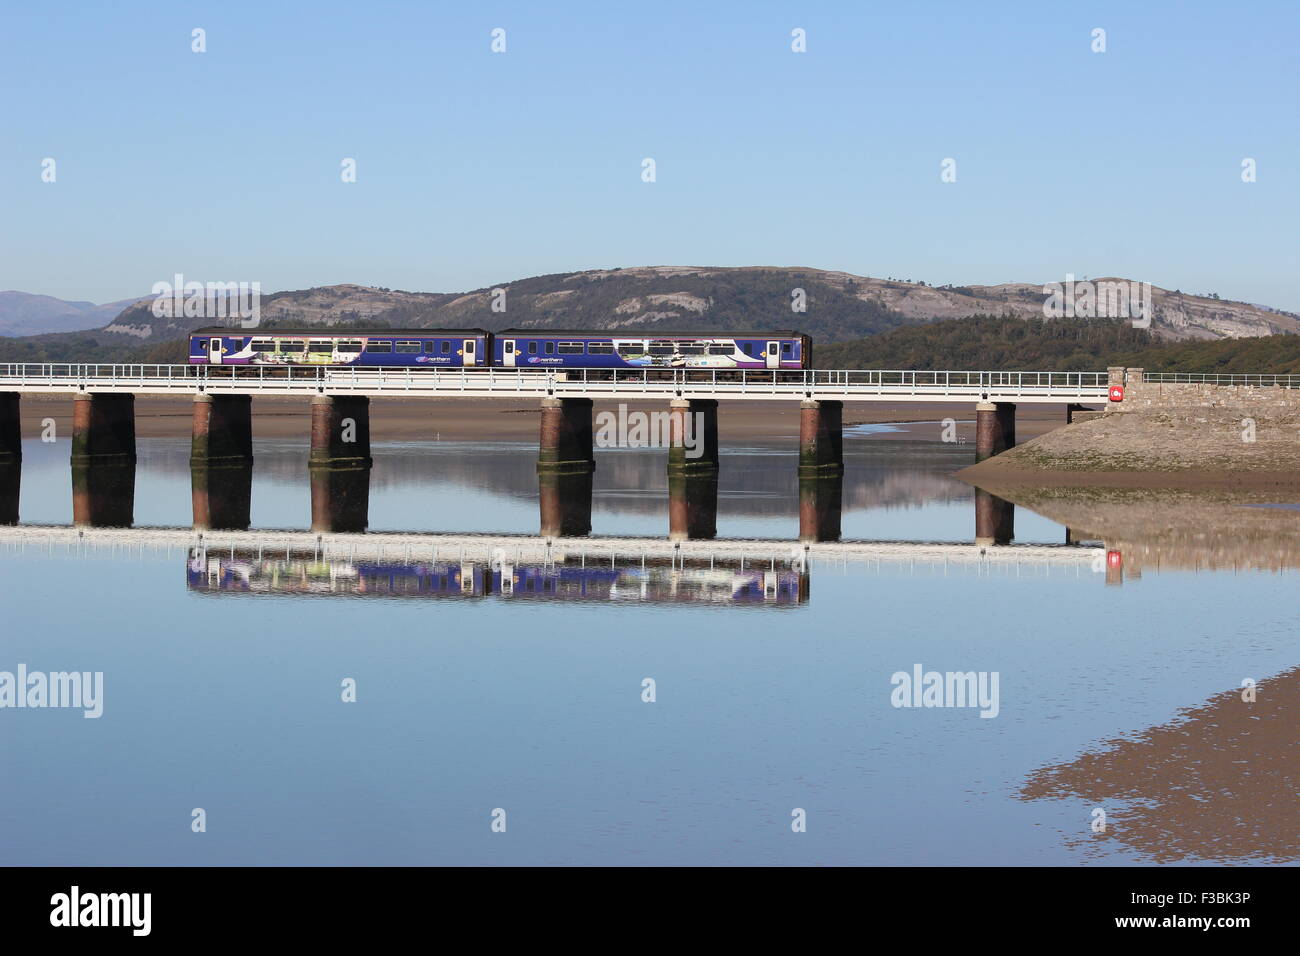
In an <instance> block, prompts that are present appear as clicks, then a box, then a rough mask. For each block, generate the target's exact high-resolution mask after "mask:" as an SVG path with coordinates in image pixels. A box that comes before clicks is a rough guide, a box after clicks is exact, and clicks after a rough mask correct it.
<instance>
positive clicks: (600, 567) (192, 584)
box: [186, 548, 808, 606]
mask: <svg viewBox="0 0 1300 956" xmlns="http://www.w3.org/2000/svg"><path fill="white" fill-rule="evenodd" d="M186 579H187V583H188V585H189V588H190V589H191V590H193V591H202V592H210V593H251V594H321V595H350V596H358V597H365V596H376V597H485V596H487V595H489V594H495V595H497V596H499V597H501V598H505V599H544V600H546V599H549V600H559V601H601V602H607V601H620V602H654V603H670V604H673V603H703V604H752V605H759V606H763V605H769V606H771V605H791V604H802V603H804V602H806V601H807V600H808V573H807V572H806V571H800V570H798V569H796V568H791V567H771V566H760V567H754V566H752V565H751V566H749V567H745V566H744V563H743V562H740V561H728V562H709V561H689V560H688V561H685V562H683V561H681V560H671V559H666V558H665V559H653V560H651V559H647V560H645V561H640V560H637V561H636V562H634V563H630V564H625V565H623V566H618V565H617V564H616V565H614V566H610V565H609V564H606V563H601V564H587V563H585V562H582V561H580V560H576V559H570V560H564V561H555V562H524V563H518V564H516V563H511V562H510V561H508V560H506V559H504V558H498V559H497V560H495V561H493V562H482V561H480V562H475V561H459V560H457V561H428V562H409V563H384V562H361V561H356V562H352V561H330V560H325V559H322V558H321V557H319V556H318V555H316V554H312V553H302V554H297V555H295V554H293V553H292V552H290V553H288V554H285V553H277V554H276V555H275V556H270V555H259V554H258V553H256V552H242V553H241V552H240V551H239V550H236V551H234V552H230V551H222V552H221V553H219V554H218V553H215V552H214V553H211V554H209V553H208V552H206V551H204V550H203V549H200V548H196V549H194V550H193V551H191V553H190V557H189V561H188V564H187V569H186Z"/></svg>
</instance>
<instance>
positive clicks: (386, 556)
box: [0, 525, 1106, 569]
mask: <svg viewBox="0 0 1300 956" xmlns="http://www.w3.org/2000/svg"><path fill="white" fill-rule="evenodd" d="M0 548H3V549H5V550H7V551H17V552H20V553H21V552H27V551H29V550H30V552H31V553H37V552H42V553H64V554H81V553H88V552H99V553H106V554H110V555H114V556H119V555H120V556H122V557H130V556H133V555H141V556H143V555H145V554H151V553H152V554H163V553H170V552H174V551H176V550H178V549H182V548H183V549H189V550H191V551H194V550H195V549H200V550H202V551H204V552H205V553H206V554H209V555H215V554H217V553H220V552H222V551H228V552H238V553H240V554H255V555H258V556H273V555H277V554H304V553H306V554H311V555H314V556H316V557H317V558H318V559H319V560H322V561H332V560H341V561H351V562H356V561H378V562H403V563H407V564H410V563H415V562H418V561H453V560H454V561H476V562H480V563H482V562H487V563H492V562H496V563H497V564H499V563H501V562H502V561H508V562H511V563H515V564H518V563H524V562H529V563H546V562H551V563H555V562H565V561H579V562H584V561H585V562H589V563H598V562H610V561H618V562H626V561H628V560H632V559H636V560H640V559H646V560H663V561H670V562H672V561H676V562H679V563H682V562H688V561H690V562H701V561H702V562H708V561H710V560H713V561H718V562H722V561H725V562H729V563H736V564H737V566H744V565H745V564H748V565H749V566H754V567H789V566H791V565H792V564H793V565H799V564H801V563H804V562H807V561H809V560H814V561H825V562H827V563H829V564H832V565H833V564H837V563H841V562H853V563H856V562H868V563H877V562H884V563H889V564H902V565H911V566H918V567H925V568H944V567H953V568H961V567H969V568H980V569H989V568H994V567H1003V568H1009V569H1014V568H1017V567H1020V568H1024V567H1027V566H1030V565H1034V566H1039V567H1047V566H1062V567H1067V568H1079V569H1093V568H1096V567H1097V565H1098V562H1099V561H1100V560H1104V558H1105V554H1106V552H1105V550H1104V549H1102V548H1098V547H1086V546H1082V545H1034V544H1009V545H1005V546H1001V547H983V546H980V545H971V544H946V543H942V542H934V543H930V542H913V541H834V542H804V543H800V542H798V541H794V540H791V539H759V538H717V539H713V540H708V541H689V540H687V541H673V540H668V539H665V538H640V537H599V536H598V537H588V538H553V537H545V536H541V535H478V534H386V533H369V534H318V533H314V532H306V531H208V532H203V531H197V530H195V529H193V528H79V527H75V526H69V525H17V526H14V527H6V528H0Z"/></svg>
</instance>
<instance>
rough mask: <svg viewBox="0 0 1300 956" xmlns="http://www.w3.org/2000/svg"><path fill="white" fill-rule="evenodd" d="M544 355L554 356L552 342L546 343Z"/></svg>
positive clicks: (553, 344)
mask: <svg viewBox="0 0 1300 956" xmlns="http://www.w3.org/2000/svg"><path fill="white" fill-rule="evenodd" d="M546 354H547V355H554V354H555V343H554V342H547V343H546Z"/></svg>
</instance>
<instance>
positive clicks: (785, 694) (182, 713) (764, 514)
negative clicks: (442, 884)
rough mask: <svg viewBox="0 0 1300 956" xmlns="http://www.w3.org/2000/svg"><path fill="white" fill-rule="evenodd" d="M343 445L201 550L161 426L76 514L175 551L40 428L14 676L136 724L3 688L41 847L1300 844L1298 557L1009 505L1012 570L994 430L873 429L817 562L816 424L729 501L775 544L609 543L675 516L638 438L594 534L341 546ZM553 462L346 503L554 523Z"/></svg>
mask: <svg viewBox="0 0 1300 956" xmlns="http://www.w3.org/2000/svg"><path fill="white" fill-rule="evenodd" d="M306 453H307V448H306V445H305V444H291V443H274V442H259V443H258V444H257V446H256V448H255V455H256V459H257V463H256V466H255V469H254V471H253V475H252V479H251V482H252V483H251V492H245V493H243V503H242V507H243V508H245V509H246V510H247V524H248V526H249V527H251V528H252V529H282V530H283V532H284V533H283V534H280V532H278V531H277V532H276V533H269V532H268V533H267V534H264V535H251V536H246V537H245V538H242V539H239V540H238V541H234V543H233V544H230V546H229V547H228V548H226V547H225V546H224V545H222V544H220V537H221V536H220V533H219V532H212V533H210V535H209V536H208V537H207V538H206V539H204V540H203V543H202V545H201V546H196V541H198V540H199V539H197V536H196V535H193V534H190V535H187V534H183V533H181V532H175V533H174V534H173V536H172V537H171V538H168V537H166V536H165V535H158V536H155V537H154V538H153V539H149V538H148V535H147V534H145V533H144V532H143V531H142V530H141V529H147V528H150V527H155V528H182V529H186V528H189V527H190V525H191V522H192V521H193V518H194V511H193V510H192V509H193V507H194V505H195V501H196V495H195V489H194V486H193V485H192V483H191V474H190V471H189V466H188V455H189V444H188V442H187V441H172V440H161V439H158V440H142V441H141V442H140V446H139V456H140V457H139V463H138V466H137V467H136V469H135V471H134V475H133V480H134V487H133V494H132V491H131V485H130V482H127V483H126V484H123V483H122V482H121V481H120V480H119V481H118V482H117V484H112V483H110V484H109V485H108V486H107V488H108V490H107V491H101V493H100V496H101V498H104V500H102V501H99V502H98V504H97V505H95V506H94V507H92V506H90V505H87V504H86V502H85V501H84V500H83V501H82V503H81V505H79V507H80V508H81V509H82V510H80V511H78V514H77V517H78V518H80V519H82V520H83V523H91V524H117V525H121V524H128V523H129V524H131V525H132V526H133V527H134V529H136V531H135V532H133V533H136V534H138V535H139V537H138V541H139V542H140V544H139V546H136V544H134V543H133V542H135V541H136V540H137V539H136V538H132V537H130V536H119V537H117V538H114V539H113V542H112V543H109V544H104V543H101V544H96V543H95V535H96V534H97V533H98V532H95V531H89V532H87V537H86V539H85V540H78V539H76V537H75V532H72V531H66V530H61V529H60V528H55V529H54V530H51V531H48V533H47V532H46V531H44V530H42V526H67V525H70V524H71V523H72V522H73V518H74V506H73V499H74V487H73V479H72V475H71V473H70V469H69V467H68V446H67V444H66V442H56V443H52V444H41V443H39V442H32V443H28V444H26V445H25V446H24V455H25V458H24V463H23V470H22V475H21V497H20V498H19V500H18V502H17V511H18V516H19V520H20V522H21V524H20V525H19V526H18V527H17V528H10V529H3V530H0V579H2V580H3V581H4V582H5V590H4V594H5V601H4V628H3V640H2V642H0V651H2V654H0V671H7V672H14V673H16V672H17V669H18V667H19V665H22V666H24V667H25V669H26V670H27V671H28V672H29V673H30V672H37V671H39V672H47V673H48V672H62V671H79V672H86V673H89V674H95V673H102V675H103V678H102V691H101V693H100V700H99V705H100V706H101V707H102V714H101V716H99V717H98V718H97V719H86V718H85V717H83V710H80V709H76V708H58V709H56V708H51V707H44V708H42V707H26V708H21V709H19V708H14V709H8V708H6V709H4V710H0V758H2V760H3V766H4V768H5V773H4V782H3V785H2V786H0V811H2V812H0V821H3V822H2V823H0V858H3V860H4V861H5V862H6V863H8V864H11V865H13V864H16V865H26V864H46V865H54V864H59V865H63V864H66V865H85V864H89V865H96V864H126V865H144V864H163V865H169V864H177V865H180V864H197V865H204V864H287V865H292V864H305V865H314V864H349V863H355V864H404V865H408V864H409V865H414V864H1120V865H1124V864H1145V863H1181V864H1201V863H1222V862H1238V863H1246V862H1283V863H1291V864H1294V863H1295V862H1296V861H1297V860H1300V845H1298V840H1300V837H1298V834H1300V808H1298V806H1297V779H1298V768H1300V754H1298V753H1297V742H1296V728H1297V722H1296V720H1295V713H1296V707H1297V705H1300V699H1298V698H1300V694H1298V692H1297V687H1298V686H1300V671H1298V670H1297V665H1298V664H1300V660H1298V659H1297V653H1296V647H1297V640H1296V637H1297V613H1296V609H1297V601H1296V594H1297V591H1296V571H1295V570H1294V565H1291V564H1290V563H1289V562H1288V561H1280V562H1279V561H1273V562H1272V564H1273V566H1272V567H1269V566H1267V565H1268V564H1269V562H1267V561H1265V562H1261V566H1262V569H1261V570H1254V569H1252V568H1251V567H1249V566H1247V565H1249V563H1250V562H1246V565H1243V564H1242V563H1241V562H1237V563H1236V564H1235V565H1233V566H1231V567H1223V568H1222V569H1220V570H1209V569H1208V568H1207V567H1204V566H1202V567H1201V568H1200V569H1199V570H1198V569H1197V564H1198V562H1197V561H1188V562H1178V561H1173V560H1170V559H1169V558H1168V555H1165V557H1164V558H1163V559H1162V560H1161V561H1160V562H1159V563H1158V566H1157V563H1156V562H1154V561H1153V559H1151V558H1150V556H1149V553H1148V557H1147V560H1146V564H1145V567H1144V568H1142V573H1140V574H1138V573H1135V572H1137V570H1138V569H1137V566H1136V565H1135V564H1133V563H1132V559H1130V563H1129V564H1128V565H1127V566H1125V567H1119V566H1118V562H1121V561H1123V560H1124V557H1123V553H1121V551H1120V550H1117V549H1116V547H1115V546H1114V545H1113V543H1111V542H1109V541H1102V540H1092V539H1090V538H1089V537H1088V535H1087V534H1082V535H1081V534H1079V533H1077V531H1076V532H1074V533H1070V532H1067V529H1066V527H1065V526H1064V525H1063V524H1061V523H1059V522H1058V521H1053V520H1051V519H1050V518H1048V517H1045V516H1043V515H1041V514H1038V513H1036V512H1035V511H1032V510H1029V509H1028V508H1025V507H1017V508H1015V509H1014V516H1013V517H1012V516H1011V514H1012V512H1011V511H1010V506H1002V507H1003V508H1004V510H1003V511H1002V512H1000V514H1001V517H1002V519H1003V523H1002V524H1001V525H1000V526H999V527H1000V528H1001V529H1002V531H1001V532H1000V534H999V536H998V541H999V542H1002V541H1005V540H1006V538H1008V537H1010V535H1008V534H1007V533H1006V532H1007V531H1008V530H1009V529H1011V528H1013V529H1014V530H1013V537H1014V543H1012V544H1009V545H1008V544H1002V543H998V544H993V545H991V546H990V547H986V549H985V551H986V553H985V554H984V555H983V556H981V555H980V553H979V549H977V548H976V547H975V546H974V544H973V542H974V540H975V537H976V518H975V511H976V505H975V492H974V491H973V490H972V489H970V488H969V487H967V486H966V485H964V484H962V483H960V482H958V481H956V480H955V479H952V478H951V477H949V476H950V475H951V473H952V472H953V471H954V470H956V469H957V468H960V467H961V466H963V465H964V464H967V463H969V462H970V461H971V460H972V459H971V451H970V449H969V447H958V446H952V445H943V444H940V443H927V442H920V441H913V440H898V439H895V438H893V437H891V435H890V433H888V432H885V431H883V430H880V429H877V430H874V431H873V430H870V429H868V430H863V429H858V430H856V431H854V432H851V433H848V434H846V438H845V458H846V464H847V472H846V477H845V479H844V482H843V485H842V488H840V489H837V491H836V497H837V498H838V499H839V501H841V502H842V513H840V515H839V525H840V526H839V533H840V535H841V536H842V538H843V539H844V540H845V541H850V540H852V541H867V542H885V543H888V544H885V545H882V546H881V547H880V548H879V549H878V550H877V551H875V552H873V551H872V550H871V548H862V549H858V550H857V551H852V553H850V552H849V551H844V552H837V551H835V550H834V549H825V550H822V551H819V550H818V549H817V548H816V547H814V548H813V550H812V552H811V557H810V558H808V559H807V560H806V562H805V561H803V560H802V559H800V557H799V547H798V539H799V537H800V533H801V524H800V506H801V499H800V486H799V482H798V479H797V477H796V473H795V453H794V450H793V448H791V447H787V446H777V445H771V446H766V445H760V444H755V445H751V446H746V447H729V448H724V449H723V454H722V463H721V469H722V474H721V478H720V480H719V484H718V492H717V508H716V514H713V513H712V512H711V509H707V507H706V511H709V512H710V513H708V514H707V515H705V518H704V524H705V525H708V524H710V522H711V523H712V525H713V526H714V527H715V528H716V534H717V537H718V539H719V541H720V542H722V541H723V539H765V540H764V543H761V544H758V543H756V544H754V545H753V546H752V547H751V548H749V552H750V553H748V554H746V553H744V552H745V550H746V549H745V547H740V548H734V547H733V548H730V549H728V548H724V547H722V546H721V544H720V545H719V553H718V554H716V555H712V554H710V555H707V556H706V554H705V552H706V551H707V546H705V545H703V544H702V543H701V542H690V543H689V544H690V545H692V546H694V547H695V550H694V551H692V552H691V555H692V556H691V557H690V559H689V560H687V559H685V558H683V559H680V560H679V559H678V558H675V557H672V556H669V557H667V558H665V557H663V555H662V554H661V553H659V552H655V553H654V554H651V555H650V557H648V558H647V556H646V555H645V554H640V555H638V554H637V553H636V548H635V547H634V546H633V545H631V544H628V545H626V546H624V553H622V554H614V555H613V556H610V555H608V554H605V553H604V552H602V553H601V554H600V555H597V554H596V552H597V551H599V550H600V549H599V548H598V547H595V545H596V544H598V543H599V540H601V539H604V538H608V537H610V536H618V537H625V538H645V539H653V540H654V541H656V542H661V541H663V540H664V539H665V538H666V537H667V535H668V531H669V508H668V481H667V478H666V476H665V474H664V457H663V453H662V452H661V451H653V450H617V451H600V452H598V453H597V459H598V467H597V471H596V473H595V476H594V481H593V485H592V489H591V497H590V512H589V516H588V515H587V514H586V513H585V507H584V506H582V505H581V504H580V507H579V509H578V510H579V511H580V512H582V514H581V515H580V523H581V522H582V521H587V522H589V524H590V528H591V531H592V534H593V535H595V536H596V538H595V539H593V542H592V545H593V547H592V551H591V553H590V554H589V553H587V551H585V550H584V548H585V547H586V545H585V544H584V541H585V539H581V538H578V539H573V540H571V541H566V542H565V543H564V548H563V550H564V554H563V556H562V557H560V558H559V559H558V560H549V561H543V560H536V559H533V558H530V557H528V556H527V555H523V554H522V553H520V554H519V555H516V556H514V557H512V556H510V555H505V556H504V557H503V554H504V551H502V550H500V549H497V551H496V552H495V559H493V560H495V561H496V564H495V565H494V564H493V563H492V560H487V561H476V560H466V559H465V557H464V553H463V548H462V553H460V554H458V555H455V556H449V552H446V551H444V553H442V554H441V556H439V554H438V553H436V549H434V550H429V551H428V552H427V553H426V552H423V551H422V552H420V554H419V555H418V556H416V557H414V558H412V557H411V556H410V555H409V554H407V555H406V556H405V557H403V556H401V555H398V554H396V552H390V553H387V554H386V555H380V556H378V557H375V556H374V555H371V556H370V557H358V556H357V555H355V554H349V555H343V556H340V555H339V554H338V553H334V554H332V555H331V554H326V553H325V552H324V551H322V550H317V551H315V552H313V551H312V546H311V543H310V542H311V538H312V536H311V535H310V534H307V533H306V532H307V531H308V529H309V528H310V526H311V525H312V522H313V509H312V498H311V489H310V484H309V480H308V473H307V468H306V464H305V460H306ZM535 456H536V446H535V445H534V444H532V443H510V442H482V443H448V442H443V443H420V444H415V443H411V444H376V445H375V447H374V458H375V464H374V468H373V472H372V473H371V474H369V475H368V476H367V477H368V479H369V480H368V488H362V489H361V490H358V489H357V487H356V486H355V485H353V486H350V490H347V491H345V492H343V494H344V495H345V496H346V497H347V500H348V504H347V507H346V509H345V510H346V511H347V517H348V520H349V521H352V522H353V523H354V524H355V523H356V522H357V521H360V522H361V523H362V524H364V525H365V526H366V527H367V530H368V536H369V537H370V538H375V539H378V538H383V537H384V533H386V532H397V533H464V534H474V535H498V536H504V535H515V536H517V535H535V534H536V533H537V532H538V530H539V520H541V519H539V487H538V478H537V475H536V472H535V468H534V463H535ZM318 490H319V489H318ZM92 497H93V496H92ZM1276 504H1279V505H1283V506H1288V505H1289V506H1291V507H1294V505H1295V502H1293V501H1286V500H1282V501H1278V502H1276ZM1000 506H1001V503H1000ZM239 507H240V506H239V505H238V504H237V505H236V509H235V510H236V511H238V510H239ZM86 509H89V510H86ZM326 510H328V509H326ZM1049 510H1050V509H1049ZM1256 513H1260V512H1258V511H1257V512H1256ZM1276 513H1277V514H1281V513H1282V511H1281V510H1279V511H1278V512H1276ZM319 514H320V511H319V509H318V513H317V517H319ZM358 514H359V517H358ZM87 515H90V517H89V519H87ZM1194 532H1195V529H1191V532H1189V533H1194ZM280 538H283V546H281V543H280ZM232 540H234V539H232ZM414 540H421V541H422V544H421V547H425V546H426V545H427V541H423V539H414ZM1067 540H1069V541H1071V542H1073V543H1071V544H1067ZM304 541H306V542H307V544H306V545H304ZM772 542H776V543H775V544H773V543H772ZM986 544H987V542H986ZM1274 545H1275V542H1274V543H1272V544H1268V545H1264V544H1261V545H1260V546H1259V547H1260V548H1261V549H1263V548H1265V547H1274ZM1035 546H1041V547H1035ZM1126 547H1127V548H1129V550H1128V551H1127V552H1126V553H1129V554H1133V553H1135V552H1133V550H1132V549H1133V548H1135V547H1137V545H1126ZM1018 549H1019V550H1018ZM398 550H400V549H398ZM850 550H851V549H850ZM408 551H409V549H408ZM995 552H996V553H995ZM1108 552H1109V554H1108ZM1116 555H1118V557H1115V556H1116ZM502 562H505V563H506V564H507V565H508V566H507V567H506V568H505V569H504V571H503V569H502V567H501V565H502ZM1201 564H1204V562H1201ZM494 575H495V577H494ZM503 581H504V582H505V584H503V583H502V582H503ZM505 587H510V588H512V589H513V590H512V591H511V592H510V593H504V591H503V588H505ZM929 672H937V673H938V674H939V675H941V677H942V676H943V675H946V674H948V673H949V672H952V673H954V674H961V675H964V674H967V673H971V672H973V675H974V678H975V681H976V683H975V684H974V685H971V686H978V687H980V688H982V689H984V690H985V691H986V692H988V693H986V697H985V700H984V701H983V702H982V703H979V704H977V706H970V704H971V703H973V702H972V701H969V700H968V701H965V702H964V703H960V702H959V701H958V700H957V699H956V698H954V696H953V694H952V693H950V692H948V691H947V690H945V689H946V688H947V689H949V690H950V688H951V682H947V683H943V684H941V686H940V687H939V689H938V691H937V692H936V693H938V697H936V698H935V702H941V703H945V704H953V706H924V705H923V704H924V703H925V698H924V697H923V695H922V690H921V688H917V689H916V691H915V694H916V696H915V697H913V696H912V691H911V690H908V689H907V685H905V684H903V682H902V680H901V678H899V677H897V676H896V675H906V676H907V678H908V679H909V680H910V679H911V678H912V676H913V675H914V674H918V673H919V674H920V675H922V684H924V683H925V682H926V677H925V676H924V675H926V674H928V673H929ZM2 679H3V678H2V676H0V680H2ZM994 681H996V683H994ZM649 682H652V683H649ZM1243 682H1245V683H1246V685H1247V687H1246V689H1244V690H1243ZM1251 682H1254V685H1255V686H1254V688H1253V689H1251V687H1250V683H1251ZM958 684H960V680H959V681H958ZM352 688H354V693H355V700H348V701H345V700H344V699H343V698H344V697H345V696H350V695H351V694H352V693H353V690H352ZM651 690H653V695H651ZM905 690H906V691H907V692H906V694H904V691H905ZM994 690H995V691H996V693H995V694H993V695H992V696H991V697H990V696H988V695H989V694H991V693H992V692H993V691H994ZM649 696H653V700H648V699H647V697H649ZM1243 698H1252V699H1250V700H1246V699H1243ZM903 702H906V703H920V704H922V705H923V706H896V705H897V704H899V703H903ZM982 713H983V714H986V715H987V716H981V714H982ZM196 809H201V810H202V811H203V812H202V814H200V815H196V813H195V811H196ZM197 819H201V820H202V822H203V829H202V832H196V827H197V826H198V824H197V823H196V822H195V821H196V820H197ZM1103 823H1104V827H1103V826H1102V824H1103Z"/></svg>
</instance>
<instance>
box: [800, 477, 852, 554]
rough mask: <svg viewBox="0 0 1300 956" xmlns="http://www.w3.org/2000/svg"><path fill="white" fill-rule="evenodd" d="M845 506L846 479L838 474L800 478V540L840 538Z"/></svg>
mask: <svg viewBox="0 0 1300 956" xmlns="http://www.w3.org/2000/svg"><path fill="white" fill-rule="evenodd" d="M843 508H844V479H843V478H841V477H839V476H838V475H835V476H825V475H824V476H822V477H816V476H814V477H801V478H800V479H799V540H800V542H802V543H804V544H807V543H809V542H815V541H838V540H840V520H841V515H842V514H843Z"/></svg>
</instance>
